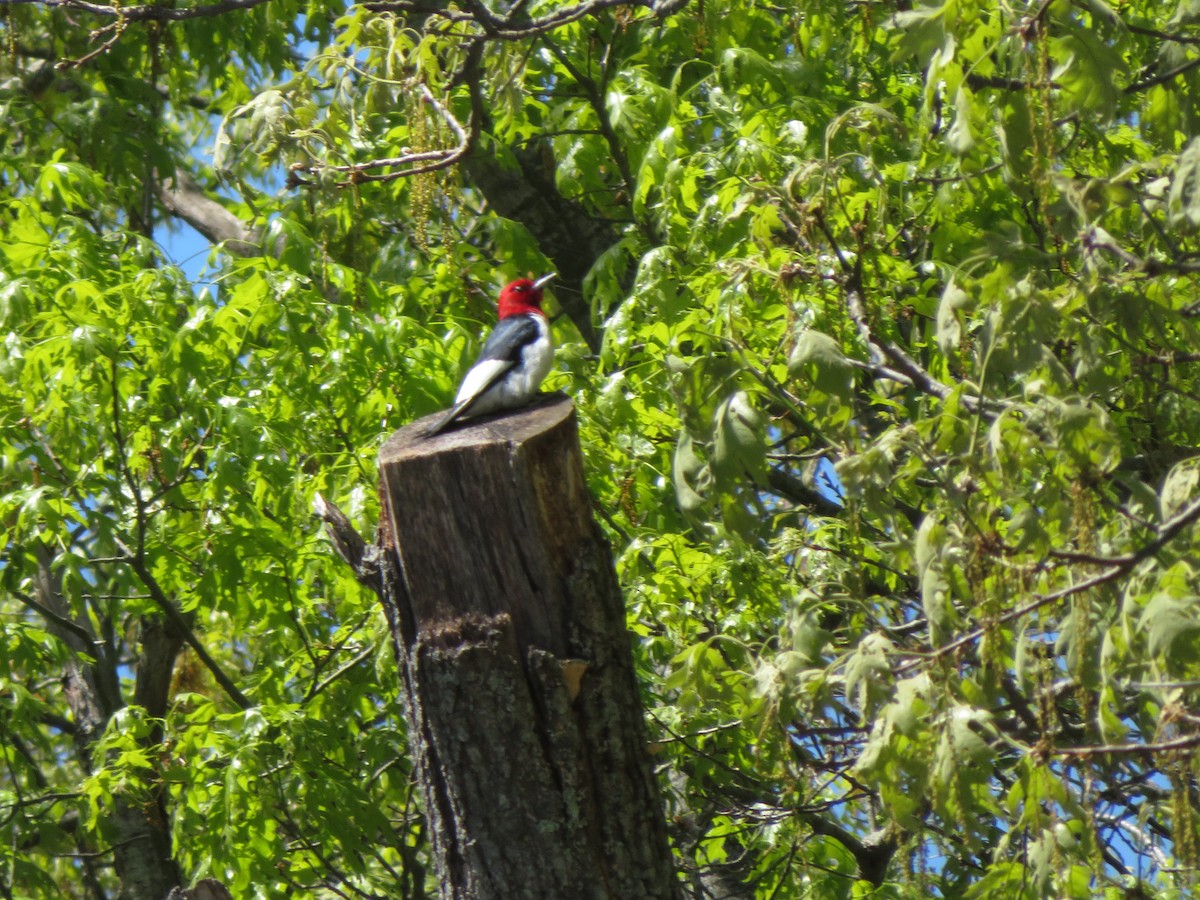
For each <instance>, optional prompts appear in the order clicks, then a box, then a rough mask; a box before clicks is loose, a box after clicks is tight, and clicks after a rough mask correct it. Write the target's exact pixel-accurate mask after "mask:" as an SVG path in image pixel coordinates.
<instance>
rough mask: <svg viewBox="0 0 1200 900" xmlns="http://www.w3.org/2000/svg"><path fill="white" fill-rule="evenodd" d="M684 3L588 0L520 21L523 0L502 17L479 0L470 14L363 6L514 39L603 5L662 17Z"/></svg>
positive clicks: (400, 5)
mask: <svg viewBox="0 0 1200 900" xmlns="http://www.w3.org/2000/svg"><path fill="white" fill-rule="evenodd" d="M687 3H688V0H663V2H661V3H646V2H643V0H587V2H585V3H578V4H576V5H575V6H566V7H563V8H562V9H557V10H555V11H554V12H552V13H549V14H547V15H544V16H542V17H540V18H537V19H526V20H524V21H519V17H520V13H521V7H522V4H519V3H518V4H516V5H515V6H514V8H513V10H512V12H511V13H510V14H509V15H508V16H506V17H503V18H501V17H499V16H497V15H495V14H494V13H492V12H491V11H490V10H488V9H486V8H485V7H484V6H483V4H481V3H478V2H470V3H468V4H467V6H468V7H469V9H470V15H469V16H462V15H461V14H460V15H454V14H452V13H449V12H447V11H446V10H445V9H444V8H439V7H435V6H432V5H428V4H425V3H422V2H415V0H413V2H410V0H395V2H379V3H364V4H363V6H364V7H365V8H366V9H369V10H371V11H373V12H398V13H406V14H410V15H411V14H417V15H437V16H442V17H444V18H447V19H450V20H451V21H459V22H461V21H464V20H470V21H473V22H475V23H476V24H477V25H479V27H480V28H482V29H483V30H484V33H485V35H486V36H487V37H488V38H493V39H499V40H505V41H516V40H521V39H523V38H529V37H536V36H537V35H540V34H545V33H546V32H548V31H553V30H554V29H555V28H560V27H562V26H563V25H569V24H570V23H572V22H577V21H578V20H580V19H582V18H585V17H586V16H591V15H595V14H596V13H598V12H601V11H602V10H605V9H614V8H617V7H622V6H641V7H649V8H650V9H651V10H652V11H653V12H654V14H655V15H656V16H657V17H658V18H660V19H663V18H666V17H667V16H670V15H673V14H675V13H677V12H679V10H681V9H683V8H684V7H685V6H687Z"/></svg>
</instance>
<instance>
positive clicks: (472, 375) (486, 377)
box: [454, 359, 513, 403]
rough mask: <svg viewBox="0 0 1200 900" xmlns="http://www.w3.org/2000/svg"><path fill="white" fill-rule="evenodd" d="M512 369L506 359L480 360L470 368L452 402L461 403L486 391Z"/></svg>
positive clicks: (511, 365)
mask: <svg viewBox="0 0 1200 900" xmlns="http://www.w3.org/2000/svg"><path fill="white" fill-rule="evenodd" d="M512 367H513V364H512V363H511V362H509V361H508V360H506V359H484V360H480V361H479V362H478V363H476V364H475V365H474V366H472V367H471V371H469V372H468V373H467V376H466V377H465V378H464V379H463V383H462V386H461V387H460V388H459V389H458V396H457V397H455V398H454V402H455V403H462V402H463V401H464V400H467V399H470V398H471V397H474V396H475V395H476V394H479V393H482V392H483V391H486V390H487V389H488V388H489V387H491V386H492V384H494V383H495V381H496V379H497V378H499V377H500V376H501V375H503V374H504V373H505V372H507V371H508V370H509V369H511V368H512Z"/></svg>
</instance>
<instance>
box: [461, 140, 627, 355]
mask: <svg viewBox="0 0 1200 900" xmlns="http://www.w3.org/2000/svg"><path fill="white" fill-rule="evenodd" d="M511 152H512V157H513V158H514V159H515V160H516V161H517V166H516V167H515V168H514V167H513V166H512V165H511V163H508V162H507V161H506V160H503V159H501V158H500V157H499V156H498V155H496V154H494V153H487V152H483V151H477V152H475V153H473V154H472V155H471V156H469V157H467V159H466V160H465V161H464V162H463V170H464V171H465V173H466V175H467V177H468V178H469V179H470V181H471V184H472V185H474V186H475V187H476V188H478V189H479V191H480V193H482V194H483V196H484V197H486V198H487V201H488V205H489V206H490V207H491V209H492V211H494V212H495V213H497V214H498V215H501V216H504V217H505V218H506V219H512V220H514V221H516V222H520V223H521V224H522V225H524V226H525V227H526V228H527V229H528V230H529V233H530V234H531V235H533V237H534V238H535V240H536V241H537V244H538V246H539V247H540V248H541V251H542V252H543V253H545V254H546V256H547V257H549V259H550V260H551V262H553V263H554V269H555V271H556V272H557V273H558V283H557V285H556V286H555V292H554V298H555V300H557V301H558V304H559V306H561V307H562V310H563V312H564V313H566V315H567V318H569V319H570V320H571V321H572V322H573V323H574V324H575V327H576V328H578V329H579V333H580V334H581V335H583V339H584V340H585V341H586V342H587V344H588V346H589V347H591V348H592V350H593V351H598V350H599V349H600V334H599V332H598V331H597V330H596V328H595V326H594V324H593V323H592V310H591V304H590V303H589V302H588V300H587V298H586V297H585V296H584V293H583V279H584V277H585V276H586V275H587V273H588V272H589V271H590V270H591V268H592V265H593V264H594V263H595V262H596V260H597V259H599V258H600V256H601V254H603V253H604V251H605V250H607V249H609V248H610V247H611V246H612V245H613V244H614V243H616V241H617V234H616V230H615V229H614V228H613V227H612V225H610V224H609V223H608V222H605V221H603V220H600V219H597V218H595V217H594V216H591V215H589V214H588V212H587V210H585V209H584V208H583V207H582V206H581V205H580V204H578V203H576V202H574V201H572V200H569V199H567V198H566V197H563V196H562V194H560V193H559V192H558V187H557V185H556V184H555V183H554V157H553V156H552V155H551V154H550V153H549V150H548V148H546V147H544V146H542V145H541V144H539V143H538V142H533V143H532V144H530V145H529V146H528V147H523V148H512V151H511Z"/></svg>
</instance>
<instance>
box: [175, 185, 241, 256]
mask: <svg viewBox="0 0 1200 900" xmlns="http://www.w3.org/2000/svg"><path fill="white" fill-rule="evenodd" d="M158 197H159V200H161V201H162V205H163V207H164V208H165V209H166V210H167V212H169V213H170V214H171V215H173V216H178V217H179V218H181V219H183V221H185V222H187V223H188V224H189V225H191V226H192V227H193V228H195V229H196V230H197V231H198V232H200V234H202V235H204V237H205V238H207V239H208V240H210V241H211V242H212V243H214V244H222V245H223V246H224V247H225V249H226V250H228V251H229V252H230V253H232V254H234V255H235V256H261V255H262V253H263V246H262V230H261V229H259V228H251V227H250V226H248V225H246V224H245V223H244V222H243V221H242V220H241V219H239V218H238V217H237V216H235V215H234V214H233V213H231V212H230V211H229V210H227V209H226V208H225V207H224V206H222V205H221V204H220V203H218V202H217V201H216V200H213V199H212V198H211V197H209V196H208V195H207V194H205V193H204V192H203V191H202V190H201V189H200V187H199V185H197V184H196V182H195V181H194V180H193V179H192V177H191V176H190V175H188V174H187V173H186V172H183V171H176V172H175V174H174V175H173V176H172V177H170V178H163V179H161V181H160V183H159V191H158Z"/></svg>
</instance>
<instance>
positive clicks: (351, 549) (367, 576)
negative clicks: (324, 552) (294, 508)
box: [313, 494, 383, 596]
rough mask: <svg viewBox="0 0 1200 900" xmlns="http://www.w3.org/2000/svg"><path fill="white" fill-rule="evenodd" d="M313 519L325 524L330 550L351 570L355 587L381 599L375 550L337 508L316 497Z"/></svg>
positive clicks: (376, 551)
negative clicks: (365, 588) (370, 592)
mask: <svg viewBox="0 0 1200 900" xmlns="http://www.w3.org/2000/svg"><path fill="white" fill-rule="evenodd" d="M313 515H315V516H316V517H317V518H319V519H320V520H321V521H322V522H324V523H325V533H326V534H327V535H328V536H329V542H330V543H331V544H333V549H334V550H335V551H336V552H337V555H338V556H340V557H341V558H342V559H343V560H345V561H346V563H347V564H349V566H350V568H352V569H353V570H354V577H355V578H356V579H357V580H358V583H359V584H361V585H364V586H365V587H369V588H370V589H371V590H373V591H374V592H375V593H376V594H379V595H381V596H382V594H383V581H382V578H381V576H380V573H379V548H378V546H376V545H375V544H368V543H367V542H366V541H365V540H363V538H362V535H360V534H359V533H358V530H357V529H355V527H354V525H353V523H351V521H350V518H349V516H347V515H346V514H345V513H344V512H342V511H341V510H340V509H339V508H338V506H337V504H335V503H331V502H330V501H328V500H326V499H325V498H324V497H323V496H321V495H320V494H317V497H316V499H315V500H313Z"/></svg>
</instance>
